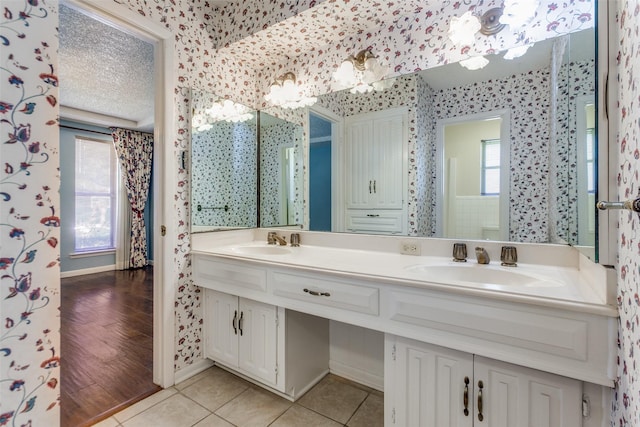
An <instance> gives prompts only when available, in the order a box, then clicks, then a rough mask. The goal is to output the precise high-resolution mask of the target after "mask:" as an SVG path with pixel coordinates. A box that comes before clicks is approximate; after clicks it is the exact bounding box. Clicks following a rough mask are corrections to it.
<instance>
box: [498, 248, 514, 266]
mask: <svg viewBox="0 0 640 427" xmlns="http://www.w3.org/2000/svg"><path fill="white" fill-rule="evenodd" d="M500 261H502V264H501V265H503V266H505V267H517V266H518V250H517V249H516V247H515V246H503V247H502V252H501V253H500Z"/></svg>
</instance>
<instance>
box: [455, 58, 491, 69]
mask: <svg viewBox="0 0 640 427" xmlns="http://www.w3.org/2000/svg"><path fill="white" fill-rule="evenodd" d="M488 63H489V60H488V59H487V58H485V57H484V56H474V57H472V58H469V59H465V60H463V61H460V65H462V66H463V67H464V68H466V69H468V70H471V71H473V70H479V69H481V68H484V67H486V66H487V64H488Z"/></svg>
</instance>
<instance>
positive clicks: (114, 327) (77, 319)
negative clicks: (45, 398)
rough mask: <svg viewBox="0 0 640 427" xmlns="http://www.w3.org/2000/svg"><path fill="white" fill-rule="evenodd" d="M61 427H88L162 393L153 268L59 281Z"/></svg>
mask: <svg viewBox="0 0 640 427" xmlns="http://www.w3.org/2000/svg"><path fill="white" fill-rule="evenodd" d="M61 283H62V291H61V296H62V298H61V307H60V310H61V314H60V319H61V326H60V329H61V331H60V332H61V340H62V343H61V350H62V355H63V356H62V363H61V369H62V372H61V393H60V404H61V426H62V427H78V426H87V425H91V424H92V423H94V422H95V421H97V420H99V419H103V418H105V417H106V416H108V415H110V414H112V413H114V412H117V411H118V410H121V409H123V408H124V407H126V406H128V405H130V404H132V403H134V402H136V401H138V400H140V399H143V398H145V397H147V396H149V395H150V394H152V393H155V392H156V391H158V390H160V387H158V386H156V385H154V384H153V382H152V378H153V371H152V365H153V338H152V333H153V267H146V268H142V269H136V270H124V271H108V272H104V273H96V274H90V275H84V276H76V277H70V278H65V279H62V280H61Z"/></svg>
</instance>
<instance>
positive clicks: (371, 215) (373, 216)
mask: <svg viewBox="0 0 640 427" xmlns="http://www.w3.org/2000/svg"><path fill="white" fill-rule="evenodd" d="M367 216H368V217H369V218H378V217H379V216H380V215H379V214H367Z"/></svg>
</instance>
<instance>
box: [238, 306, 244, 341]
mask: <svg viewBox="0 0 640 427" xmlns="http://www.w3.org/2000/svg"><path fill="white" fill-rule="evenodd" d="M243 320H244V311H241V312H240V320H238V329H240V336H242V321H243Z"/></svg>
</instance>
